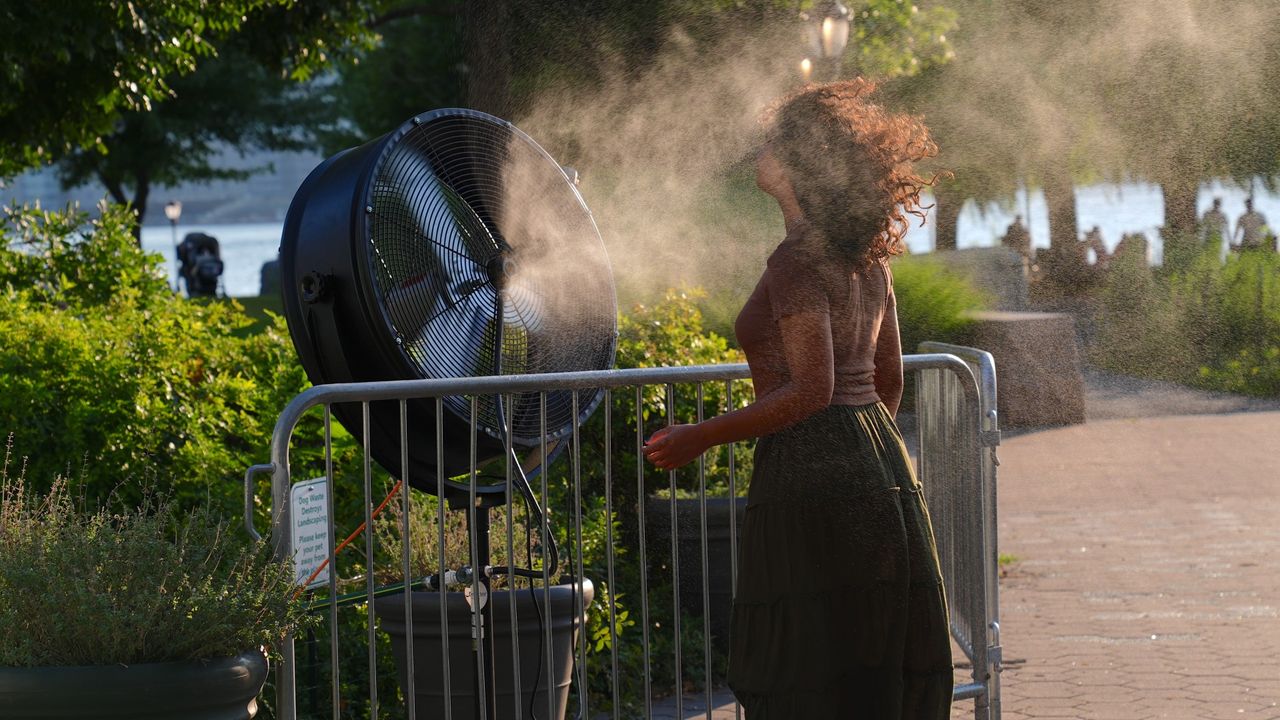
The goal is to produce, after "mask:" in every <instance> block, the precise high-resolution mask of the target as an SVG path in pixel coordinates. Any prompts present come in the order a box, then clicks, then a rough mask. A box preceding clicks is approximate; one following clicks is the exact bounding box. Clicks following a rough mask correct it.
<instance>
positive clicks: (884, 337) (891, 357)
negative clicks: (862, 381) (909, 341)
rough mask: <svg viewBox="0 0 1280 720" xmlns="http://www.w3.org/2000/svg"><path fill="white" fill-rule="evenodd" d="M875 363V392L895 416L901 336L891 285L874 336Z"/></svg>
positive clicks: (899, 388) (899, 391)
mask: <svg viewBox="0 0 1280 720" xmlns="http://www.w3.org/2000/svg"><path fill="white" fill-rule="evenodd" d="M875 365H876V371H875V385H876V394H877V395H879V396H880V402H882V403H884V406H885V407H886V408H888V409H889V414H890V415H891V416H893V417H897V416H898V405H899V404H900V403H901V402H902V382H903V381H902V338H901V337H900V336H899V335H898V301H897V300H896V299H895V298H894V296H893V286H892V285H890V286H889V302H888V304H887V305H885V308H884V319H883V320H881V321H880V335H879V336H878V337H877V338H876V357H875Z"/></svg>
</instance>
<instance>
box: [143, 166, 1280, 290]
mask: <svg viewBox="0 0 1280 720" xmlns="http://www.w3.org/2000/svg"><path fill="white" fill-rule="evenodd" d="M1248 194H1249V193H1248V190H1247V189H1245V188H1241V187H1238V186H1234V185H1224V184H1222V183H1212V184H1208V185H1205V186H1203V187H1201V189H1200V196H1199V202H1198V208H1199V212H1201V213H1203V212H1204V211H1205V210H1206V209H1208V207H1209V206H1210V205H1211V204H1212V202H1213V198H1214V197H1221V198H1222V209H1223V212H1224V213H1226V215H1227V217H1228V218H1230V219H1231V220H1232V223H1233V227H1234V222H1235V219H1236V218H1238V217H1239V216H1240V215H1241V214H1242V213H1243V212H1244V200H1245V198H1246V197H1247V196H1248ZM926 202H927V200H926ZM1254 207H1255V209H1257V210H1258V211H1259V212H1261V213H1262V214H1263V215H1265V216H1266V217H1267V218H1269V219H1272V220H1274V221H1280V195H1275V194H1272V193H1269V192H1266V191H1265V190H1264V189H1263V188H1262V187H1261V186H1258V187H1257V188H1255V193H1254ZM1015 214H1020V215H1022V216H1023V218H1024V222H1026V223H1027V225H1028V226H1029V228H1030V230H1031V239H1032V242H1033V243H1034V244H1035V245H1036V246H1037V247H1048V246H1049V219H1048V213H1047V211H1046V209H1045V204H1044V196H1043V195H1042V194H1041V193H1040V192H1039V191H1035V192H1032V193H1031V196H1030V198H1028V197H1026V195H1025V194H1024V193H1022V192H1019V193H1018V194H1017V195H1016V196H1015V197H1014V198H1012V199H1010V200H1008V201H1006V202H1003V203H989V204H985V205H983V206H979V205H978V204H976V203H973V202H972V201H971V202H969V203H968V204H967V205H966V206H965V207H964V209H963V210H962V211H961V213H960V219H959V224H958V228H957V245H958V246H959V247H961V248H966V247H986V246H990V245H994V244H996V243H997V242H998V238H999V237H1000V236H1001V235H1003V234H1004V232H1005V229H1006V228H1007V227H1008V226H1009V223H1011V222H1012V221H1013V216H1014V215H1015ZM1076 217H1077V222H1078V223H1079V227H1080V231H1081V232H1082V233H1083V232H1084V231H1085V230H1088V229H1089V228H1092V227H1093V226H1094V225H1097V226H1098V228H1099V230H1100V231H1101V232H1102V237H1103V240H1104V242H1106V245H1107V247H1108V249H1111V248H1114V247H1115V245H1116V243H1118V242H1119V241H1120V238H1121V236H1122V235H1124V234H1127V233H1142V234H1144V235H1146V236H1147V239H1148V241H1149V247H1150V248H1151V262H1153V263H1159V262H1160V261H1161V246H1160V239H1159V235H1158V230H1157V229H1158V228H1159V226H1160V225H1161V223H1162V222H1163V219H1164V200H1163V197H1162V195H1161V193H1160V188H1159V187H1158V186H1155V185H1145V184H1138V183H1129V184H1123V185H1091V186H1085V187H1078V188H1076ZM931 220H932V213H931V214H930V222H929V223H927V224H926V225H925V227H923V228H922V227H918V226H913V227H912V228H911V230H910V231H909V232H908V233H907V237H906V241H907V245H908V247H909V248H910V249H911V251H912V252H913V253H924V252H929V251H930V250H932V249H933V227H932V222H931ZM281 227H282V224H281V223H246V224H232V225H199V226H196V225H192V226H185V225H179V226H178V228H177V230H178V239H181V238H182V236H183V235H185V234H186V233H188V232H196V231H199V232H205V233H208V234H210V235H212V236H214V237H216V238H217V239H218V242H219V243H220V244H221V248H222V259H223V262H224V264H225V271H224V272H223V290H224V292H225V293H226V294H227V295H230V296H233V297H244V296H248V295H257V294H258V290H259V282H260V271H261V268H262V264H263V263H265V262H267V261H268V260H272V259H274V258H275V257H276V253H277V251H278V248H279V247H280V231H281ZM142 247H143V248H144V249H146V250H148V251H151V252H157V253H160V254H161V255H163V256H164V258H165V266H166V267H167V268H168V269H169V274H170V280H171V281H172V279H173V276H174V272H175V270H174V252H173V235H172V231H171V229H170V227H169V226H168V225H148V226H146V227H144V228H143V229H142Z"/></svg>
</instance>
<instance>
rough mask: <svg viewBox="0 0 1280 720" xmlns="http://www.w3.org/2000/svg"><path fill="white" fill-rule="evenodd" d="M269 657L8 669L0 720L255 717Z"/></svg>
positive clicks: (1, 676) (2, 676) (1, 683)
mask: <svg viewBox="0 0 1280 720" xmlns="http://www.w3.org/2000/svg"><path fill="white" fill-rule="evenodd" d="M266 679H267V659H266V658H265V657H263V655H262V653H260V652H258V651H257V650H251V651H249V652H245V653H242V654H240V655H237V656H236V657H233V658H223V659H221V660H210V661H207V662H206V661H185V662H166V663H138V664H136V665H98V666H85V667H44V668H39V667H37V668H0V719H3V720H36V719H37V718H39V719H40V720H52V719H53V718H104V719H107V720H111V719H112V718H120V719H121V720H123V719H124V718H130V719H131V720H161V719H162V718H163V719H164V720H170V719H172V720H178V719H179V718H181V719H182V720H247V719H248V718H252V717H253V716H255V715H257V714H258V702H257V698H258V693H259V692H261V691H262V685H263V683H265V682H266Z"/></svg>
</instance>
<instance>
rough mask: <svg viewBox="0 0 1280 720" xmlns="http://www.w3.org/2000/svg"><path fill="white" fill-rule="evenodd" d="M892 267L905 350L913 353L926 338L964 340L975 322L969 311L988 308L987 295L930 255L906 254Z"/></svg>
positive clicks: (899, 323)
mask: <svg viewBox="0 0 1280 720" xmlns="http://www.w3.org/2000/svg"><path fill="white" fill-rule="evenodd" d="M892 267H893V288H894V297H895V298H896V299H897V302H898V329H899V332H900V333H901V334H902V351H903V352H904V353H913V352H915V351H916V347H917V346H919V345H920V343H922V342H924V341H926V340H935V341H938V342H951V343H962V342H964V341H965V340H966V333H967V331H968V329H969V327H970V326H971V324H972V322H973V321H972V319H971V318H970V317H969V313H971V312H973V311H975V310H981V309H983V308H985V307H987V306H988V302H987V298H986V297H985V296H984V295H983V294H982V293H981V292H980V291H978V290H977V289H976V288H975V287H974V286H973V284H972V283H971V282H969V280H968V279H967V278H966V277H964V276H963V275H961V274H959V273H956V272H954V271H952V270H951V269H950V268H948V267H947V264H946V263H945V262H943V261H942V260H939V259H938V258H936V257H934V256H931V255H907V256H905V257H901V258H898V259H897V260H894V261H893V264H892Z"/></svg>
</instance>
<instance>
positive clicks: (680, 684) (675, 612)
mask: <svg viewBox="0 0 1280 720" xmlns="http://www.w3.org/2000/svg"><path fill="white" fill-rule="evenodd" d="M675 423H676V387H675V385H674V384H672V383H667V427H671V426H672V425H674V424H675ZM667 481H668V483H669V484H670V487H671V595H672V605H671V607H672V612H671V627H672V630H673V631H674V632H675V642H674V643H672V645H673V647H674V648H675V652H674V654H675V661H676V690H675V698H676V717H679V718H682V717H684V668H683V667H682V664H683V663H682V662H681V661H682V660H683V658H681V657H680V655H681V652H680V651H681V649H682V648H681V647H680V638H681V636H680V539H679V538H680V531H679V527H680V524H679V523H680V519H679V517H678V510H677V507H676V471H675V470H671V471H670V472H668V473H667ZM642 502H643V501H642Z"/></svg>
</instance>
